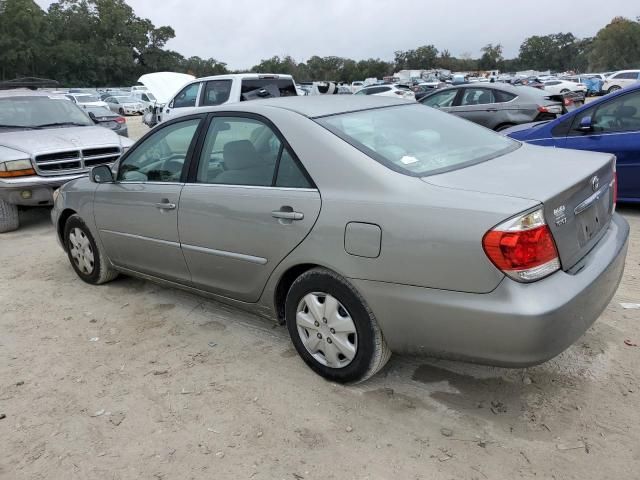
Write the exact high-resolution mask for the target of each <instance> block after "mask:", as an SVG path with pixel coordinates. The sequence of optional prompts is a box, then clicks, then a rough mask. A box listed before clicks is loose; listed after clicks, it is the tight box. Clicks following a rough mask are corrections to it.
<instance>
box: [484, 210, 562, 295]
mask: <svg viewBox="0 0 640 480" xmlns="http://www.w3.org/2000/svg"><path fill="white" fill-rule="evenodd" d="M482 246H483V248H484V251H485V253H486V254H487V256H488V257H489V260H491V261H492V262H493V264H494V265H495V266H496V267H498V268H499V269H500V270H502V271H503V272H504V273H505V274H507V275H508V276H509V277H511V278H513V279H515V280H518V281H521V282H533V281H535V280H539V279H541V278H544V277H546V276H547V275H550V274H551V273H553V272H555V271H556V270H558V269H559V268H560V261H559V260H558V250H557V249H556V244H555V242H554V240H553V235H552V234H551V230H550V229H549V227H548V226H547V224H546V223H545V221H544V216H543V214H542V210H536V211H535V212H532V213H528V214H526V215H522V216H520V217H518V218H516V219H513V220H509V221H507V222H505V223H503V224H501V225H498V226H497V227H495V228H494V229H492V230H490V231H488V232H487V233H486V234H485V236H484V238H483V239H482Z"/></svg>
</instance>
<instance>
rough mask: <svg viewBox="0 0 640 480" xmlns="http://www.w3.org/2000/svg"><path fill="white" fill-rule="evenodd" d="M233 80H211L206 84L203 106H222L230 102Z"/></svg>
mask: <svg viewBox="0 0 640 480" xmlns="http://www.w3.org/2000/svg"><path fill="white" fill-rule="evenodd" d="M230 93H231V80H210V81H208V82H207V83H206V84H205V87H204V95H203V96H202V105H207V106H213V105H221V104H223V103H224V102H226V101H227V100H229V94H230Z"/></svg>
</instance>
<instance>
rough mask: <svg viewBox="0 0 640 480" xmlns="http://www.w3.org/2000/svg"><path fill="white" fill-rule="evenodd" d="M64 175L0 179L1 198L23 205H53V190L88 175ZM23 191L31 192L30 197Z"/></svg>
mask: <svg viewBox="0 0 640 480" xmlns="http://www.w3.org/2000/svg"><path fill="white" fill-rule="evenodd" d="M86 175H87V174H86V173H84V174H81V175H63V176H56V177H40V176H31V177H19V178H14V179H2V180H0V200H4V201H5V202H7V203H11V204H14V205H23V206H38V205H51V204H52V203H53V191H54V190H55V189H57V188H59V187H61V186H62V185H64V184H65V183H67V182H70V181H71V180H74V179H76V178H80V177H83V176H86ZM23 192H30V196H29V198H24V195H23Z"/></svg>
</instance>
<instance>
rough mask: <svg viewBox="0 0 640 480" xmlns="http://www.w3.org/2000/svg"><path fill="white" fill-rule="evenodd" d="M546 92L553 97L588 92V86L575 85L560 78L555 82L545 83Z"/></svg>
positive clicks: (548, 81)
mask: <svg viewBox="0 0 640 480" xmlns="http://www.w3.org/2000/svg"><path fill="white" fill-rule="evenodd" d="M544 91H545V92H548V93H550V94H553V95H557V94H559V93H567V92H583V93H586V92H587V86H586V85H584V84H583V83H577V82H576V83H574V82H570V81H569V80H561V79H559V78H557V79H554V80H547V81H546V82H544Z"/></svg>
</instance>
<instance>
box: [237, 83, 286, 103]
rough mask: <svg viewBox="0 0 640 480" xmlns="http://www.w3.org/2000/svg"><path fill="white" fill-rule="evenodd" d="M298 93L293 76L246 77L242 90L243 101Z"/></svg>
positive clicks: (241, 98)
mask: <svg viewBox="0 0 640 480" xmlns="http://www.w3.org/2000/svg"><path fill="white" fill-rule="evenodd" d="M297 95H298V92H297V91H296V86H295V85H294V83H293V79H291V78H245V79H244V80H242V84H241V90H240V100H241V101H245V100H258V99H260V98H273V97H295V96H297Z"/></svg>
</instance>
